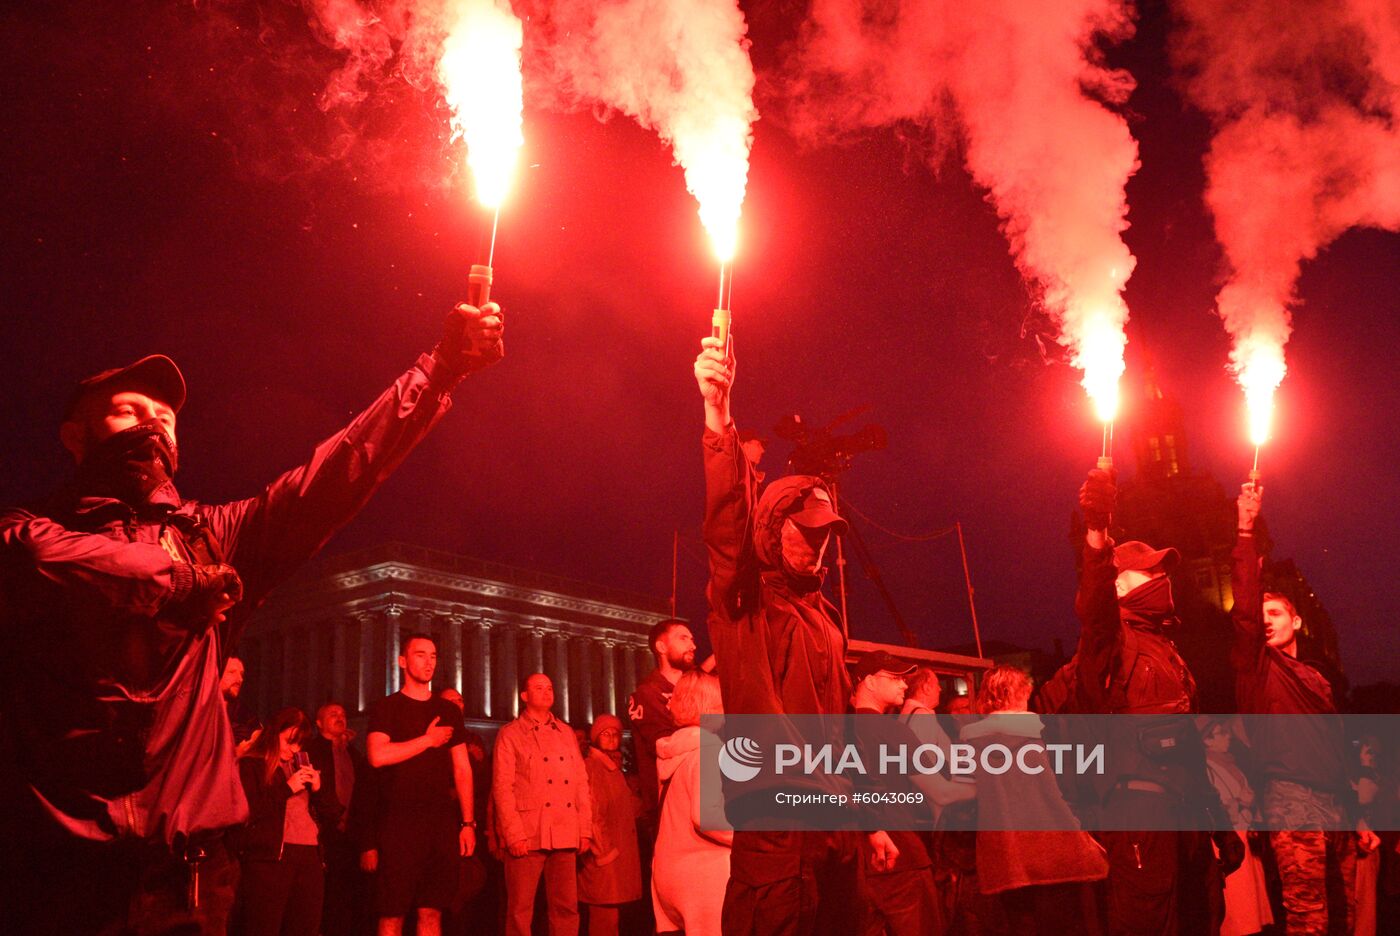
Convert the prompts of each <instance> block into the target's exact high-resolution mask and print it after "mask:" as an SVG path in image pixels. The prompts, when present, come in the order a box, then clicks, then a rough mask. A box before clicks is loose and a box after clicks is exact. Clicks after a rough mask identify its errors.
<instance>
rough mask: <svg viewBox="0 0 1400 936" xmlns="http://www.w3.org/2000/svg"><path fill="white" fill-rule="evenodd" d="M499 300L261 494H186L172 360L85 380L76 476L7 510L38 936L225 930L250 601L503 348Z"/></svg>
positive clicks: (74, 422) (13, 886)
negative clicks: (206, 500)
mask: <svg viewBox="0 0 1400 936" xmlns="http://www.w3.org/2000/svg"><path fill="white" fill-rule="evenodd" d="M501 328H502V325H501V317H500V310H499V308H498V307H496V306H495V305H494V304H493V303H488V304H487V305H486V306H485V307H483V308H481V309H476V308H473V307H471V306H467V305H459V306H457V307H456V308H455V309H454V310H453V311H452V312H451V313H449V315H448V317H447V326H446V334H445V335H444V337H443V339H442V341H441V342H439V343H438V345H437V347H436V348H435V349H434V350H433V352H432V353H431V354H424V355H421V356H420V357H419V358H418V360H417V361H415V362H414V364H413V365H412V366H411V367H410V368H409V369H408V370H407V371H405V372H404V373H403V374H402V375H401V376H400V377H399V378H398V379H397V380H395V381H394V383H393V384H392V385H391V386H390V387H389V388H388V389H387V390H385V391H384V392H383V393H382V394H380V395H379V397H378V399H376V400H375V401H374V402H373V403H371V404H370V406H369V408H367V409H366V410H364V411H363V412H362V413H360V414H359V415H358V416H356V417H355V419H353V420H352V421H351V422H350V424H349V425H348V426H346V427H345V428H344V429H342V430H341V431H339V432H337V433H336V434H334V435H332V436H331V437H330V438H328V439H326V440H325V441H323V442H322V443H321V444H320V445H318V446H317V447H316V448H315V449H314V451H313V452H312V453H311V456H310V458H309V460H307V461H306V462H305V463H304V464H302V465H300V466H299V467H296V468H293V469H292V470H290V471H288V472H286V473H285V474H283V475H282V476H280V477H279V478H277V479H276V480H274V481H273V482H272V483H271V484H270V485H268V486H267V487H266V488H264V489H263V490H262V491H260V492H258V493H256V494H254V495H253V496H252V497H249V498H247V499H245V500H237V501H232V502H230V503H225V504H202V503H199V502H197V501H190V500H186V499H184V498H183V497H181V496H180V494H179V492H178V491H177V490H176V489H175V485H174V481H173V478H174V475H175V473H176V469H177V468H178V466H179V462H180V457H179V456H180V453H179V450H178V448H177V446H176V421H177V414H178V413H179V411H180V408H181V406H182V405H183V404H184V402H185V381H184V377H183V376H182V375H181V373H180V371H179V369H178V368H176V366H175V364H174V362H173V361H171V360H170V359H169V358H167V357H164V356H162V355H151V356H148V357H145V358H142V359H140V360H139V361H136V362H134V363H132V364H130V365H128V366H126V367H121V368H116V369H113V370H109V371H104V372H102V373H100V374H96V375H94V376H92V377H89V378H88V379H86V380H84V381H82V382H81V383H79V384H78V386H77V387H76V388H75V392H74V393H73V395H72V397H71V398H70V399H69V401H68V404H67V407H66V409H65V410H64V415H63V421H62V424H61V426H60V429H59V436H60V439H61V440H62V442H63V445H64V446H65V447H66V448H67V449H68V451H69V452H71V453H72V455H73V458H74V460H75V462H76V463H77V470H76V471H75V473H74V475H73V478H72V479H71V481H70V482H69V483H68V484H67V485H65V486H64V487H63V488H61V489H60V490H59V491H57V492H56V493H55V494H54V495H52V496H51V497H49V498H48V499H46V500H44V501H43V502H41V503H38V504H33V505H30V506H27V507H19V508H12V509H9V510H6V511H4V512H3V513H0V634H2V635H3V641H4V646H5V652H4V653H3V654H0V711H2V712H3V717H0V795H3V797H4V802H3V804H2V805H3V809H4V814H5V816H6V819H7V821H8V822H10V823H11V829H12V833H11V834H10V835H8V836H5V839H6V840H7V842H8V843H9V844H8V846H7V847H6V849H5V851H4V858H5V864H4V866H3V867H0V881H2V882H3V883H0V886H3V887H5V888H6V894H5V897H6V900H5V903H4V906H3V907H0V918H3V919H4V920H5V925H6V927H7V928H8V929H11V930H13V931H15V932H25V933H48V932H53V933H63V934H74V933H88V932H98V931H105V930H113V931H115V930H119V929H121V928H122V927H123V926H126V927H129V928H131V929H132V930H135V931H140V932H148V931H149V932H163V931H165V930H166V929H171V928H176V927H185V929H184V930H182V931H190V930H191V929H193V930H195V931H198V932H203V933H222V932H224V930H225V928H226V923H227V915H228V910H229V903H230V902H231V896H232V889H233V888H232V877H233V874H234V873H235V871H234V869H235V866H234V865H233V863H232V861H231V860H230V858H229V856H228V854H227V852H226V850H225V848H224V846H223V842H222V833H223V831H224V830H225V829H227V828H229V827H232V826H236V825H238V824H240V823H242V822H243V821H244V820H245V819H246V818H247V815H248V806H247V803H246V801H245V799H244V795H243V788H242V785H241V783H240V782H239V779H238V771H237V769H236V767H235V763H234V735H233V730H232V728H231V727H230V724H229V718H228V714H227V712H226V711H225V705H224V701H223V698H222V697H221V695H220V692H219V684H220V677H221V674H222V672H223V670H224V666H225V663H226V662H227V661H228V659H229V657H230V656H232V655H233V654H234V652H235V650H236V647H237V644H238V638H239V635H240V634H241V632H242V630H243V627H244V625H245V624H246V622H247V620H248V615H249V613H250V612H251V611H252V610H253V609H254V608H256V607H257V605H258V604H259V603H260V602H261V601H262V600H263V598H264V596H266V595H267V593H268V592H269V591H270V590H271V589H272V588H273V587H274V586H275V585H277V584H278V583H279V582H281V581H283V580H284V579H286V578H287V577H288V576H289V575H291V574H292V573H293V572H294V571H296V569H297V568H298V566H300V565H301V563H302V562H304V561H305V560H306V559H307V558H309V557H310V556H312V555H313V554H314V553H316V551H317V550H319V549H320V548H321V546H322V545H323V544H324V543H325V542H326V540H327V539H329V538H330V536H331V535H332V534H333V533H334V532H335V531H336V530H338V529H340V528H341V527H342V526H344V525H345V524H346V523H348V522H349V521H350V519H351V518H353V517H354V516H355V514H357V513H358V512H359V511H360V509H361V508H362V507H363V506H364V505H365V503H366V502H367V501H368V500H369V498H370V496H371V495H372V494H373V493H374V492H375V490H376V489H377V488H378V487H379V486H380V484H382V483H383V482H384V480H385V479H386V478H387V477H388V476H389V474H390V473H391V472H392V471H393V470H394V469H395V468H396V467H398V465H399V464H400V462H402V461H403V459H404V458H405V457H407V455H408V453H409V452H410V451H412V449H413V448H414V446H416V445H417V444H418V443H419V442H420V441H421V440H422V439H423V437H424V436H425V435H426V434H427V432H428V431H429V430H430V429H431V428H432V427H433V426H434V425H435V424H436V423H437V421H438V420H439V419H440V418H441V417H442V416H443V414H444V413H446V412H447V409H448V407H449V406H450V404H451V401H450V398H449V397H450V394H451V392H452V390H453V388H455V387H456V386H457V385H458V384H459V383H460V382H461V381H462V379H463V378H465V377H466V376H468V375H469V374H472V373H474V372H476V371H478V370H480V369H482V368H484V367H486V366H488V365H490V364H492V363H494V362H495V361H497V360H499V359H500V358H501V356H502V353H503V352H502V345H501Z"/></svg>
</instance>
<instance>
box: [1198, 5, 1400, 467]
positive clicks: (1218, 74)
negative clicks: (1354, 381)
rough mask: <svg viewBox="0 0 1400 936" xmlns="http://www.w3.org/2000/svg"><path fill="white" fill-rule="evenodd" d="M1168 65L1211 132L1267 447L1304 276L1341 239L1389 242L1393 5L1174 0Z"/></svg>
mask: <svg viewBox="0 0 1400 936" xmlns="http://www.w3.org/2000/svg"><path fill="white" fill-rule="evenodd" d="M1177 12H1178V14H1179V15H1180V16H1181V18H1182V20H1183V21H1184V27H1183V29H1182V30H1181V31H1180V33H1179V35H1178V36H1177V41H1176V48H1175V57H1176V61H1177V64H1178V65H1179V66H1180V67H1181V68H1183V69H1184V70H1185V71H1186V73H1187V74H1188V80H1187V88H1188V91H1189V94H1190V96H1191V99H1192V100H1193V101H1194V102H1195V103H1196V105H1197V106H1199V107H1200V108H1201V109H1202V110H1204V111H1205V112H1206V113H1207V114H1208V115H1209V116H1210V118H1211V121H1212V123H1213V124H1214V126H1215V137H1214V139H1213V140H1212V141H1211V146H1210V152H1209V154H1208V155H1207V156H1206V175H1207V188H1206V202H1207V203H1208V204H1209V206H1210V209H1211V212H1212V214H1213V215H1214V217H1215V231H1216V237H1217V239H1218V240H1219V241H1220V244H1221V247H1222V248H1223V249H1224V251H1225V261H1226V266H1227V270H1226V274H1227V276H1226V283H1225V285H1224V287H1223V288H1222V289H1221V290H1220V295H1219V297H1218V299H1217V302H1218V311H1219V313H1220V317H1221V318H1222V319H1223V320H1224V322H1225V328H1226V329H1227V330H1228V331H1229V333H1230V335H1231V337H1232V338H1233V340H1234V349H1233V350H1232V351H1231V354H1230V359H1231V365H1232V369H1233V370H1234V371H1235V372H1236V373H1237V374H1238V376H1239V379H1240V383H1241V384H1242V385H1243V386H1244V388H1245V392H1246V394H1247V396H1248V398H1249V402H1250V422H1251V435H1252V436H1253V437H1254V440H1255V442H1256V443H1257V442H1259V441H1262V439H1263V437H1264V436H1265V435H1266V434H1267V424H1268V413H1269V409H1270V407H1271V405H1272V397H1273V391H1274V389H1275V388H1276V387H1277V386H1278V384H1279V381H1281V380H1282V379H1283V375H1284V355H1283V348H1284V344H1285V343H1286V342H1287V341H1288V336H1289V334H1290V332H1291V331H1292V322H1291V316H1290V307H1291V306H1292V305H1293V304H1294V303H1295V302H1296V301H1297V297H1296V296H1295V294H1294V291H1293V290H1294V284H1295V283H1296V281H1297V279H1298V274H1299V271H1300V267H1301V264H1302V262H1303V261H1304V260H1310V259H1312V258H1313V257H1315V256H1317V254H1318V252H1319V251H1321V250H1322V249H1324V248H1325V247H1326V246H1327V245H1328V244H1330V243H1331V242H1332V241H1333V240H1335V239H1336V238H1337V237H1339V236H1341V234H1342V233H1343V232H1345V231H1346V230H1347V229H1348V228H1351V227H1358V226H1365V227H1378V228H1385V229H1388V230H1392V231H1393V230H1397V229H1400V6H1397V5H1396V4H1395V3H1394V0H1177Z"/></svg>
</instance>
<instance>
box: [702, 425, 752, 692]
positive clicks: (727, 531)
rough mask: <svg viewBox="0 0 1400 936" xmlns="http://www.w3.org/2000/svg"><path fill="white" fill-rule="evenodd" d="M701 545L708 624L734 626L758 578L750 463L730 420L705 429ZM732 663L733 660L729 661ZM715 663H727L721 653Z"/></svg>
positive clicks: (720, 666) (724, 664)
mask: <svg viewBox="0 0 1400 936" xmlns="http://www.w3.org/2000/svg"><path fill="white" fill-rule="evenodd" d="M703 446H704V453H705V522H704V534H705V548H706V550H707V551H708V553H709V558H710V583H709V589H708V596H709V600H710V626H711V633H713V628H714V627H715V626H716V625H718V626H720V627H726V626H729V627H732V626H733V623H734V621H736V620H737V619H738V618H739V616H740V615H741V614H742V613H743V611H744V610H747V604H748V602H747V601H746V600H745V599H746V598H749V599H751V598H752V597H754V596H753V594H748V595H745V594H744V592H745V591H749V590H750V589H751V588H752V586H753V583H754V581H755V580H756V577H757V576H756V573H757V564H756V560H755V559H754V557H753V555H752V550H753V535H752V533H751V530H750V525H751V524H752V522H753V509H754V505H755V501H756V493H757V492H756V483H755V480H754V474H753V466H752V465H750V464H749V460H748V459H747V458H745V457H744V453H743V450H742V449H741V448H740V447H739V432H738V430H737V429H735V428H734V427H733V426H730V427H729V428H727V429H726V430H725V431H724V432H723V433H715V432H711V431H710V430H708V429H706V430H705V437H704V442H703ZM729 662H730V663H732V662H733V661H729ZM718 663H719V668H720V669H721V670H724V669H725V668H726V666H727V663H726V661H725V660H724V659H722V658H721V659H719V660H718Z"/></svg>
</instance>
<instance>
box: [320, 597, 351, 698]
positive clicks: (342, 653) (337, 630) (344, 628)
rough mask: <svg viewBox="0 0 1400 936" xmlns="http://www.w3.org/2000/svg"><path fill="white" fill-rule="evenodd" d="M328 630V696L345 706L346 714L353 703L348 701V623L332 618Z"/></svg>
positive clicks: (340, 618)
mask: <svg viewBox="0 0 1400 936" xmlns="http://www.w3.org/2000/svg"><path fill="white" fill-rule="evenodd" d="M326 627H328V628H329V629H330V643H331V676H330V680H329V683H330V685H329V689H330V696H331V698H332V699H334V700H335V701H337V702H339V703H340V704H341V705H343V706H345V708H346V710H347V711H346V714H347V715H348V714H349V708H350V707H351V705H353V704H354V702H353V701H352V700H351V699H350V685H349V683H350V680H349V678H348V677H349V675H350V658H349V657H350V653H349V651H350V645H349V644H350V641H349V637H350V634H349V630H350V622H349V621H347V620H345V618H343V617H336V618H333V619H332V620H331V621H329V622H328V623H327V624H326Z"/></svg>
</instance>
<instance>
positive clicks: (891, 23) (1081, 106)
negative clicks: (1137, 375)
mask: <svg viewBox="0 0 1400 936" xmlns="http://www.w3.org/2000/svg"><path fill="white" fill-rule="evenodd" d="M1131 32H1132V23H1131V8H1130V6H1129V5H1128V3H1126V2H1124V0H1064V2H1057V3H1043V2H1037V0H983V2H980V3H975V4H965V3H961V2H957V0H815V2H814V3H813V5H812V12H811V16H810V19H809V21H808V22H807V23H806V25H805V26H804V29H803V33H802V37H801V41H800V43H799V50H798V52H797V53H796V54H795V56H794V58H793V60H792V62H791V63H790V68H791V71H792V88H793V93H794V95H795V101H796V111H795V119H796V126H797V129H798V132H799V135H801V136H804V137H807V138H809V139H822V138H827V137H830V136H831V135H832V133H833V132H837V133H840V132H842V131H846V132H849V131H852V130H858V129H862V128H876V127H885V126H889V125H893V124H902V123H912V124H916V125H918V126H921V127H924V128H927V129H928V130H930V131H932V132H933V134H934V136H935V139H936V141H937V142H938V145H939V149H940V151H942V150H945V149H947V148H948V142H949V139H950V138H951V137H952V135H953V134H955V133H960V134H961V137H962V140H963V142H964V151H965V155H966V161H967V167H968V169H969V170H970V171H971V173H972V175H973V177H974V178H975V179H976V180H977V182H978V183H979V184H980V185H982V186H983V187H984V188H985V189H986V190H987V199H988V200H989V201H990V202H991V204H992V205H993V206H994V207H995V208H996V211H997V214H998V215H1000V217H1001V219H1002V229H1003V231H1004V232H1005V234H1006V236H1007V239H1008V240H1009V241H1010V245H1011V252H1012V254H1013V256H1014V257H1015V260H1016V265H1017V267H1018V268H1019V269H1020V271H1021V273H1022V275H1023V276H1024V277H1025V279H1026V280H1027V281H1028V282H1030V283H1031V284H1032V285H1033V286H1034V288H1035V289H1036V290H1037V291H1038V292H1039V294H1040V296H1041V298H1042V301H1043V303H1044V305H1045V307H1046V309H1047V311H1048V312H1049V313H1050V314H1051V316H1052V317H1053V318H1054V319H1055V320H1056V321H1057V323H1058V324H1059V326H1060V335H1059V340H1060V342H1061V343H1062V344H1064V345H1065V347H1066V348H1067V349H1068V350H1069V352H1070V355H1071V360H1072V362H1073V363H1074V364H1075V365H1076V366H1077V367H1080V368H1083V369H1084V371H1085V375H1084V384H1085V388H1086V389H1087V390H1088V391H1089V394H1090V396H1091V397H1093V398H1094V400H1095V403H1096V405H1097V406H1098V409H1099V413H1100V416H1111V412H1112V409H1113V407H1114V405H1116V397H1117V380H1118V377H1119V375H1121V373H1122V371H1123V347H1124V344H1125V343H1126V338H1125V336H1124V334H1123V326H1124V324H1125V323H1126V321H1127V318H1128V309H1127V306H1126V305H1125V304H1124V302H1123V299H1122V290H1123V286H1124V284H1125V283H1126V282H1127V279H1128V277H1129V276H1130V275H1131V274H1132V271H1133V266H1134V264H1135V261H1134V259H1133V256H1132V254H1131V253H1130V252H1129V251H1128V248H1127V246H1126V245H1125V244H1124V243H1123V239H1122V237H1121V234H1122V231H1123V230H1124V229H1125V228H1126V227H1127V225H1128V222H1127V210H1128V206H1127V201H1126V199H1125V196H1124V187H1125V186H1126V184H1127V181H1128V179H1129V177H1130V176H1131V175H1132V174H1133V172H1134V171H1136V169H1137V166H1138V161H1137V144H1136V142H1135V141H1134V140H1133V138H1132V136H1131V134H1130V133H1129V132H1128V127H1127V123H1126V122H1125V121H1124V119H1123V118H1122V117H1121V116H1120V115H1118V114H1117V113H1115V112H1114V111H1113V110H1111V109H1110V107H1109V106H1108V105H1110V104H1116V103H1121V102H1122V101H1124V100H1125V99H1126V98H1127V96H1128V95H1129V94H1130V93H1131V91H1132V89H1133V81H1132V79H1131V77H1130V76H1128V75H1127V74H1125V73H1123V72H1121V71H1115V70H1112V69H1109V68H1107V67H1105V66H1104V64H1103V62H1102V59H1101V55H1100V52H1099V49H1098V45H1097V44H1098V43H1099V42H1100V41H1114V40H1120V39H1123V38H1126V37H1127V36H1129V35H1130V34H1131Z"/></svg>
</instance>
